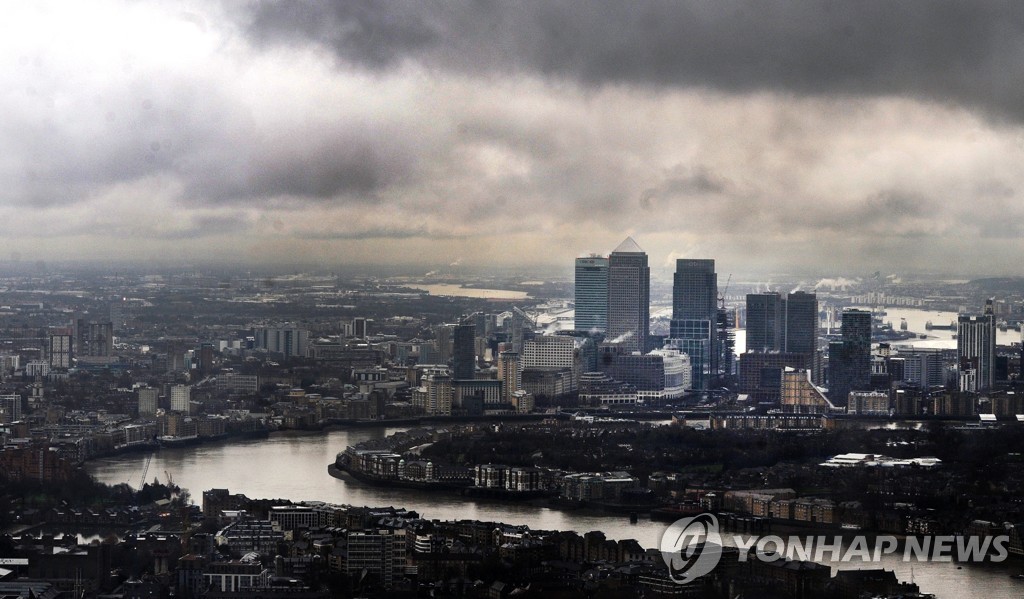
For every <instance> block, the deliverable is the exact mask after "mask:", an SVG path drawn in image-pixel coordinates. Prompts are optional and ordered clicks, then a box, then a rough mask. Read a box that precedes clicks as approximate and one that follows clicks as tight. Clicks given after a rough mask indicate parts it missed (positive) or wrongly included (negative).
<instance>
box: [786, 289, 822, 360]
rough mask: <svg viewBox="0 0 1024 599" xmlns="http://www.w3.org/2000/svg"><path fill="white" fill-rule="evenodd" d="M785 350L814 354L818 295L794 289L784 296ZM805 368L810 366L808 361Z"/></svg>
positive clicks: (816, 342) (816, 336)
mask: <svg viewBox="0 0 1024 599" xmlns="http://www.w3.org/2000/svg"><path fill="white" fill-rule="evenodd" d="M785 309H786V319H785V320H786V329H785V346H784V347H785V350H786V351H787V352H790V353H794V354H804V355H806V356H812V357H813V356H814V354H815V353H816V352H817V351H818V296H817V295H815V294H813V293H806V292H803V291H796V292H793V293H790V294H789V295H788V296H786V307H785ZM807 368H811V365H810V362H808V365H807Z"/></svg>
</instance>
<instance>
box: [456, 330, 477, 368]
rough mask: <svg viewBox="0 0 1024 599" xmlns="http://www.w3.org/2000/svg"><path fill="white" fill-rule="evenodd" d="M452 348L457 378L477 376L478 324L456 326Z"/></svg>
mask: <svg viewBox="0 0 1024 599" xmlns="http://www.w3.org/2000/svg"><path fill="white" fill-rule="evenodd" d="M454 337H455V340H454V342H453V349H452V376H453V378H455V379H456V380H467V379H472V378H474V377H475V376H476V325H475V324H460V325H458V326H456V327H455V335H454Z"/></svg>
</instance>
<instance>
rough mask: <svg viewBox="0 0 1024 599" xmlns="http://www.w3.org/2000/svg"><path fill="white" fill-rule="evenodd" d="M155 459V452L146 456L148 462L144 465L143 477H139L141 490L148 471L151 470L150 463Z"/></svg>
mask: <svg viewBox="0 0 1024 599" xmlns="http://www.w3.org/2000/svg"><path fill="white" fill-rule="evenodd" d="M152 461H153V454H152V453H150V454H149V455H147V456H146V463H145V465H143V466H142V478H140V479H139V489H140V490H141V489H142V487H143V486H145V484H146V473H147V472H149V463H150V462H152Z"/></svg>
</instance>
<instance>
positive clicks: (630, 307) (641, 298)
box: [577, 237, 651, 352]
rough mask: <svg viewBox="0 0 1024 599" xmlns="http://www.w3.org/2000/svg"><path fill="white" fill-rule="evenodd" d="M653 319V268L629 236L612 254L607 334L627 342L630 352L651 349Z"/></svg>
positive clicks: (609, 263)
mask: <svg viewBox="0 0 1024 599" xmlns="http://www.w3.org/2000/svg"><path fill="white" fill-rule="evenodd" d="M650 321H651V269H650V267H649V266H648V265H647V254H646V253H644V251H643V250H642V249H640V246H638V245H637V244H636V242H635V241H633V238H632V237H627V238H626V239H625V241H623V242H622V243H620V244H619V247H617V248H615V250H614V251H613V252H612V253H611V256H609V257H608V331H607V335H606V337H607V339H608V340H611V341H619V342H621V343H623V345H624V346H625V347H626V349H627V350H629V351H640V352H644V351H647V335H648V332H649V329H650ZM577 328H579V325H578V324H577Z"/></svg>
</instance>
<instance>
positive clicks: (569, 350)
mask: <svg viewBox="0 0 1024 599" xmlns="http://www.w3.org/2000/svg"><path fill="white" fill-rule="evenodd" d="M575 353H576V339H574V338H573V337H569V336H565V335H541V336H540V337H534V338H533V339H530V340H529V341H527V342H526V343H524V344H523V353H522V355H521V357H520V363H519V368H520V369H521V370H524V369H526V368H572V367H573V364H574V362H575Z"/></svg>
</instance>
